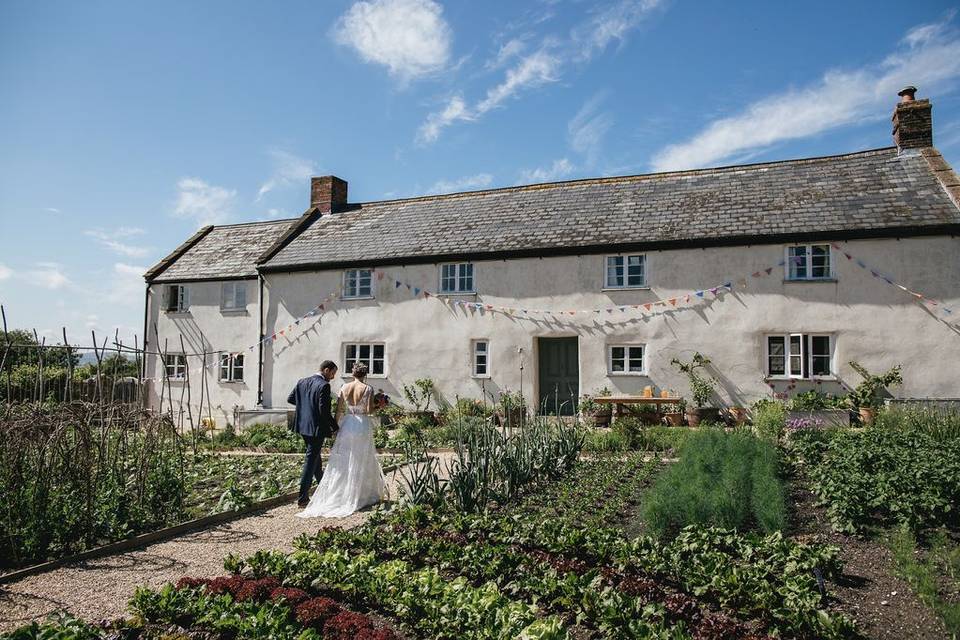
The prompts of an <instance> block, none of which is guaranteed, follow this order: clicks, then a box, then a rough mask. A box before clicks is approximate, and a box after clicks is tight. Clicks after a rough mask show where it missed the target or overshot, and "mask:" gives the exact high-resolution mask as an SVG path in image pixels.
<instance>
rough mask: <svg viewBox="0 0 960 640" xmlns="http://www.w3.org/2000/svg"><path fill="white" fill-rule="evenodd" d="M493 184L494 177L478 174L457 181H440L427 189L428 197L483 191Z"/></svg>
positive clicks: (487, 174)
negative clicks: (475, 190) (458, 192)
mask: <svg viewBox="0 0 960 640" xmlns="http://www.w3.org/2000/svg"><path fill="white" fill-rule="evenodd" d="M492 182H493V176H492V175H490V174H489V173H478V174H476V175H473V176H464V177H463V178H458V179H456V180H440V181H438V182H435V183H434V185H433V186H432V187H430V188H429V189H427V194H428V195H436V194H440V193H456V192H457V191H471V190H474V189H483V188H486V187H489V186H490V184H491V183H492Z"/></svg>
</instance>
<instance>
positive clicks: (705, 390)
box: [670, 351, 720, 427]
mask: <svg viewBox="0 0 960 640" xmlns="http://www.w3.org/2000/svg"><path fill="white" fill-rule="evenodd" d="M670 364H672V365H674V366H675V367H677V369H679V370H680V373H682V374H684V375H686V376H687V380H688V381H689V382H690V395H691V396H692V398H693V404H694V405H695V406H694V407H687V424H689V425H690V426H691V427H696V426H697V425H699V424H700V423H701V422H703V421H713V422H715V421H716V420H717V419H718V417H719V416H720V410H719V409H717V408H716V407H708V406H707V403H708V402H710V398H711V397H712V396H713V389H714V387H715V385H716V381H715V380H714V379H713V376H710V375H709V374H707V375H706V376H704V375H701V373H700V370H701V369H702V370H704V371H706V366H707V365H708V364H710V359H709V358H707V357H705V356H704V355H703V354H701V353H700V352H699V351H698V352H696V353H694V354H693V359H692V360H691V361H690V362H683V361H682V360H678V359H677V358H674V359H673V360H671V361H670Z"/></svg>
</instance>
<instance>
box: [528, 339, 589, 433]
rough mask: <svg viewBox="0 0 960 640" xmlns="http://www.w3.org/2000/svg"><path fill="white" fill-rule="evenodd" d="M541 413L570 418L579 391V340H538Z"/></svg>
mask: <svg viewBox="0 0 960 640" xmlns="http://www.w3.org/2000/svg"><path fill="white" fill-rule="evenodd" d="M537 347H538V349H537V351H538V353H539V355H538V357H537V363H538V367H539V369H538V375H539V381H540V413H547V414H559V415H565V416H570V415H573V413H574V411H575V410H576V404H577V394H578V392H579V389H580V362H579V360H580V358H579V351H578V347H577V339H576V338H539V339H538V343H537Z"/></svg>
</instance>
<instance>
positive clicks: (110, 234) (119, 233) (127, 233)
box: [83, 227, 153, 258]
mask: <svg viewBox="0 0 960 640" xmlns="http://www.w3.org/2000/svg"><path fill="white" fill-rule="evenodd" d="M83 233H84V235H86V236H88V237H91V238H93V239H94V240H96V241H97V242H99V243H100V244H101V245H103V246H105V247H107V248H108V249H110V250H111V251H113V252H115V253H118V254H120V255H122V256H127V257H129V258H142V257H144V256H146V255H147V254H149V253H150V252H151V251H153V249H152V248H151V247H144V246H139V245H133V244H128V243H127V242H124V240H129V239H130V238H134V237H137V236H142V235H143V234H145V233H146V231H144V230H143V229H140V228H139V227H118V228H117V229H114V230H113V231H103V230H102V229H88V230H86V231H84V232H83Z"/></svg>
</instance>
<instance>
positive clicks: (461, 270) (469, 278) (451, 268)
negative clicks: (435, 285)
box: [440, 262, 474, 293]
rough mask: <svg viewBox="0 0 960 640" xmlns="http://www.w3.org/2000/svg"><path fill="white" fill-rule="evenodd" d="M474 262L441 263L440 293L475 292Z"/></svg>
mask: <svg viewBox="0 0 960 640" xmlns="http://www.w3.org/2000/svg"><path fill="white" fill-rule="evenodd" d="M473 292H474V289H473V264H472V263H470V262H461V263H458V264H443V265H440V293H473Z"/></svg>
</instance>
